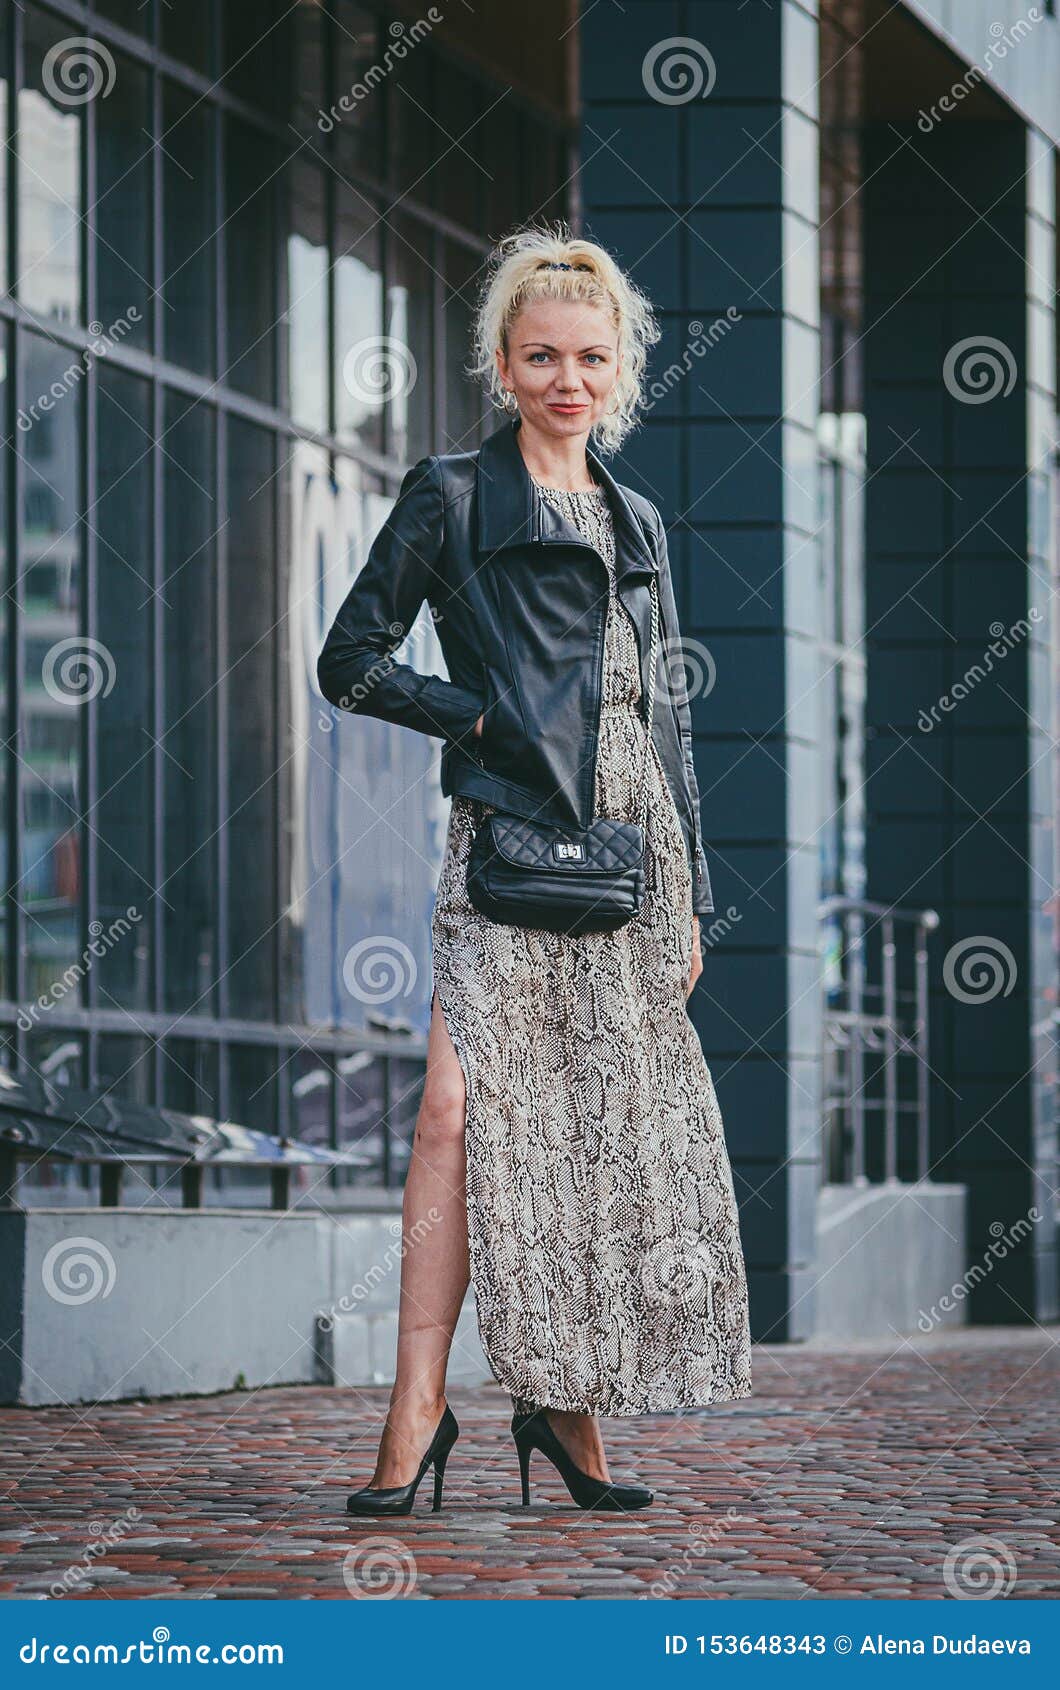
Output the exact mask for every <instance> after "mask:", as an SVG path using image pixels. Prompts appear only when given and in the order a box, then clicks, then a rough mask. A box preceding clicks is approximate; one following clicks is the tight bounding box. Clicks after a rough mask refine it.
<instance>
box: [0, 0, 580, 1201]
mask: <svg viewBox="0 0 1060 1690" xmlns="http://www.w3.org/2000/svg"><path fill="white" fill-rule="evenodd" d="M410 16H411V14H410ZM442 33H445V34H446V43H445V44H444V45H443V44H442V42H441V40H440V39H438V38H436V37H435V34H434V32H433V31H432V29H431V28H430V27H429V26H427V25H424V24H423V23H422V22H421V23H418V24H417V23H415V22H414V21H413V22H409V21H403V20H402V19H401V18H400V17H399V16H398V15H397V14H396V13H394V12H393V11H391V10H383V9H378V8H373V7H371V6H361V5H355V4H348V3H346V0H339V3H337V4H332V5H329V6H324V5H322V4H318V3H316V0H301V3H298V4H294V5H291V4H289V3H286V0H285V3H283V4H280V3H279V0H270V3H268V4H254V5H250V4H247V3H237V0H228V3H225V4H216V3H215V4H209V3H208V0H181V4H180V5H178V6H170V5H168V4H166V3H164V0H148V3H147V4H141V3H139V0H108V3H107V4H102V3H101V4H99V5H97V6H89V7H86V6H84V5H77V4H55V5H48V6H44V5H37V4H13V3H9V0H4V3H3V4H2V5H0V53H2V80H0V121H2V123H3V126H4V141H5V146H4V149H3V150H2V152H0V171H2V176H0V194H2V198H3V208H4V209H3V216H2V218H0V242H2V251H0V265H2V272H3V280H4V290H3V297H2V299H0V315H2V336H3V341H2V365H0V370H2V376H3V401H4V435H5V441H6V450H5V452H4V456H3V467H2V480H0V498H2V506H3V522H2V524H0V535H2V544H3V572H4V591H3V597H2V599H0V607H2V608H0V615H2V623H0V629H2V636H3V652H4V661H3V665H2V670H0V673H2V676H3V708H4V739H3V756H2V759H0V778H2V781H3V798H4V804H3V833H2V837H3V840H4V843H5V850H6V874H5V886H6V888H7V898H6V903H5V922H4V928H3V943H2V946H0V971H2V983H0V1020H2V1022H3V1061H4V1063H5V1064H6V1065H7V1067H8V1068H9V1069H11V1070H13V1071H16V1072H18V1071H23V1072H25V1071H32V1072H35V1073H37V1074H39V1075H42V1076H44V1077H50V1078H51V1079H52V1080H54V1081H56V1082H58V1083H65V1084H70V1085H84V1086H88V1087H91V1088H94V1089H99V1090H106V1091H112V1092H114V1093H115V1094H117V1095H120V1096H121V1097H123V1098H126V1099H129V1100H131V1101H134V1102H140V1103H146V1104H164V1105H168V1106H171V1107H174V1108H179V1109H184V1110H189V1111H193V1112H200V1113H203V1114H207V1115H210V1116H218V1117H222V1118H229V1119H233V1120H237V1121H241V1122H244V1123H246V1124H248V1125H251V1126H256V1127H260V1128H263V1129H265V1130H268V1131H271V1132H281V1133H290V1134H292V1135H294V1136H297V1137H299V1138H302V1139H307V1140H310V1141H312V1142H315V1143H320V1142H323V1143H328V1142H331V1143H335V1144H342V1145H351V1144H354V1145H357V1146H358V1147H359V1148H361V1149H362V1150H363V1152H364V1167H363V1169H362V1170H361V1172H360V1175H359V1177H360V1178H361V1179H363V1180H366V1181H368V1182H369V1183H371V1182H373V1181H374V1182H378V1181H389V1180H392V1179H394V1178H396V1177H398V1176H399V1174H400V1171H401V1166H402V1157H403V1154H404V1146H405V1142H406V1140H407V1136H408V1131H409V1127H410V1124H411V1120H412V1117H413V1115H414V1111H415V1104H416V1101H417V1096H416V1093H417V1083H418V1078H419V1074H420V1070H421V1061H422V1052H423V1040H424V1035H425V1031H426V1023H427V1018H428V1009H429V999H430V963H429V951H428V948H427V947H428V943H429V938H428V935H429V919H428V918H429V911H430V903H431V897H432V894H433V887H434V882H435V879H436V874H437V867H438V862H439V860H440V850H441V843H442V829H443V824H444V819H445V817H444V809H445V806H444V801H443V800H442V799H441V795H440V791H439V788H438V781H437V751H438V745H437V743H436V742H431V743H428V742H427V741H426V740H424V741H422V742H420V741H418V740H417V739H416V738H415V736H412V735H403V734H402V733H401V731H400V730H398V729H393V728H390V727H389V726H388V725H386V724H383V723H377V722H361V723H358V731H356V732H355V731H353V728H352V725H351V724H350V723H349V722H348V721H343V722H340V721H339V720H338V713H337V712H334V711H332V710H331V709H330V708H329V707H327V706H325V705H323V703H322V701H321V700H320V697H319V694H318V693H317V691H316V687H315V678H314V677H315V662H316V655H317V652H318V650H319V648H320V645H321V643H322V641H323V637H324V633H325V632H326V629H327V626H328V625H329V623H330V620H331V617H332V616H333V615H334V611H335V610H336V608H337V606H338V604H339V603H340V602H341V599H342V597H343V596H344V594H345V591H346V590H347V588H348V585H349V582H350V580H351V579H352V577H353V575H354V574H355V573H356V570H357V568H358V567H359V566H360V564H361V563H362V562H363V558H364V554H365V551H366V549H367V546H368V544H369V543H370V540H371V538H372V536H373V535H374V533H375V532H376V531H377V530H378V528H379V526H380V524H381V522H382V520H383V518H384V516H385V514H386V511H387V509H388V507H389V503H390V501H391V500H392V498H393V496H394V494H395V492H396V490H397V487H398V485H399V484H400V480H401V477H402V475H403V473H404V471H405V470H406V469H407V467H408V466H409V464H410V463H411V462H414V461H415V460H416V459H417V458H418V457H420V456H421V455H423V454H424V453H425V452H428V451H437V450H443V449H460V448H474V447H475V446H476V445H477V444H478V442H479V440H480V438H481V433H482V429H483V426H484V422H485V418H484V415H483V404H484V401H483V399H482V396H481V394H480V392H479V390H478V389H477V388H476V387H475V386H474V385H473V384H472V383H470V382H469V381H468V379H467V377H466V375H465V373H464V365H465V363H466V361H467V357H468V327H469V323H470V317H471V310H472V305H473V300H474V293H475V287H476V283H477V278H478V274H479V270H480V266H481V262H482V257H483V254H484V252H485V251H486V249H487V246H488V241H489V238H490V237H493V238H495V237H496V236H497V235H499V234H501V233H503V232H504V230H505V228H507V227H508V226H510V225H511V224H512V223H513V222H515V221H517V220H520V219H522V218H524V217H527V216H530V215H532V214H535V213H537V214H540V215H544V216H550V215H562V214H565V213H566V211H567V209H568V207H567V205H566V203H565V198H564V193H563V190H562V186H561V185H562V183H563V182H564V181H565V179H566V177H567V171H566V169H565V168H564V147H565V144H566V143H565V136H564V132H563V128H562V124H561V122H560V119H559V117H558V116H557V115H556V114H555V113H553V112H550V111H549V110H548V109H547V108H546V107H545V106H544V105H542V104H540V103H535V102H534V101H533V100H532V99H529V98H526V97H523V96H522V95H520V93H518V92H517V91H515V90H513V88H512V86H511V84H510V81H508V80H506V79H504V78H502V77H501V76H500V75H499V74H498V73H497V72H496V71H495V70H492V71H491V69H490V67H489V66H488V64H483V62H482V60H481V55H480V57H479V59H478V60H476V58H475V56H474V54H472V53H469V52H465V51H461V50H459V48H454V46H453V32H452V31H448V32H442ZM410 641H412V642H416V646H417V650H416V661H417V662H418V663H421V664H430V663H432V662H435V661H437V660H438V652H437V645H436V641H435V639H434V635H433V630H432V628H431V627H430V624H429V619H427V620H425V625H424V626H422V627H419V628H417V629H414V630H413V631H412V633H411V635H410ZM340 841H341V847H340V845H339V843H338V842H340ZM398 844H400V849H396V848H395V847H396V846H397V845H398ZM381 1122H382V1123H383V1126H381V1125H380V1123H381ZM33 1177H34V1178H35V1179H38V1180H45V1181H52V1182H55V1181H56V1180H57V1176H56V1175H55V1174H47V1175H46V1174H45V1173H44V1171H43V1170H41V1171H39V1172H38V1173H36V1174H35V1175H34V1176H33ZM65 1184H66V1182H65V1181H64V1180H63V1179H62V1178H58V1186H59V1187H63V1188H65ZM226 1189H230V1187H226Z"/></svg>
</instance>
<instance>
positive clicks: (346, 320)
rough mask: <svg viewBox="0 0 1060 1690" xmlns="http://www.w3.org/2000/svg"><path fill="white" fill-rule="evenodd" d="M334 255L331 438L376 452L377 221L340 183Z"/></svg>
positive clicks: (381, 384)
mask: <svg viewBox="0 0 1060 1690" xmlns="http://www.w3.org/2000/svg"><path fill="white" fill-rule="evenodd" d="M335 252H336V259H335V381H336V388H335V424H336V432H337V433H338V435H339V436H340V438H342V439H345V440H351V441H353V440H356V441H359V442H360V444H361V445H362V446H369V447H372V448H374V449H375V450H376V451H381V450H382V445H383V398H384V393H385V390H386V379H387V377H386V372H387V369H388V360H387V357H386V349H385V347H384V346H383V344H382V334H383V277H382V272H381V266H380V255H379V218H378V213H377V211H376V209H375V207H374V206H373V205H371V204H369V203H368V201H367V200H365V199H364V198H362V196H361V195H359V194H357V193H356V192H355V190H354V189H352V188H350V187H348V186H347V185H346V184H345V183H341V182H340V183H339V185H338V207H337V214H336V229H335Z"/></svg>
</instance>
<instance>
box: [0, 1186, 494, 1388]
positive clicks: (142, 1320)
mask: <svg viewBox="0 0 1060 1690" xmlns="http://www.w3.org/2000/svg"><path fill="white" fill-rule="evenodd" d="M400 1275H401V1214H400V1193H393V1194H391V1202H390V1205H389V1207H388V1208H387V1209H383V1208H382V1207H381V1206H380V1205H379V1203H378V1201H376V1202H374V1203H373V1204H372V1205H371V1206H366V1207H365V1208H364V1209H356V1210H350V1209H347V1210H344V1211H341V1212H336V1211H330V1212H324V1211H318V1210H310V1209H305V1210H301V1209H296V1210H292V1211H290V1212H288V1213H283V1214H277V1213H274V1212H272V1211H262V1210H249V1211H248V1210H245V1209H100V1208H80V1209H73V1208H66V1207H64V1208H62V1209H34V1210H28V1211H20V1210H8V1211H0V1286H2V1287H3V1290H2V1292H0V1346H2V1347H0V1356H2V1358H3V1360H2V1362H0V1400H2V1401H4V1402H8V1403H11V1402H18V1403H25V1404H44V1403H73V1402H106V1401H115V1400H118V1399H121V1398H125V1397H162V1396H188V1395H200V1394H203V1393H206V1392H213V1391H227V1390H231V1389H233V1387H239V1386H247V1387H250V1386H261V1385H289V1384H301V1383H310V1382H312V1381H314V1380H316V1381H319V1380H320V1379H321V1378H329V1382H331V1383H336V1384H345V1385H372V1384H375V1385H379V1384H390V1383H391V1382H392V1380H393V1371H392V1370H393V1365H394V1355H395V1350H394V1340H395V1338H396V1333H397V1307H398V1291H399V1287H400ZM322 1323H323V1324H324V1326H327V1325H329V1324H330V1325H331V1326H332V1327H333V1328H334V1329H335V1330H336V1331H341V1333H342V1342H341V1348H340V1350H339V1352H338V1355H337V1358H336V1353H335V1352H334V1351H333V1353H332V1355H331V1358H330V1361H326V1360H325V1359H324V1357H323V1356H322V1348H321V1342H320V1328H321V1325H322ZM451 1377H452V1379H453V1382H454V1383H455V1382H458V1381H459V1382H460V1383H464V1384H472V1383H474V1384H477V1383H481V1382H485V1381H488V1380H490V1379H491V1378H492V1377H493V1376H492V1374H491V1372H490V1369H489V1365H488V1363H487V1361H486V1358H485V1356H484V1355H483V1353H482V1348H481V1345H480V1343H479V1340H478V1327H477V1321H476V1318H475V1309H474V1300H473V1293H472V1292H471V1291H469V1292H468V1300H467V1303H466V1304H465V1308H464V1310H463V1313H462V1316H461V1321H460V1324H459V1326H458V1328H457V1336H456V1340H455V1342H454V1346H453V1358H452V1373H451Z"/></svg>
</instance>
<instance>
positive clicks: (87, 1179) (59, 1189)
mask: <svg viewBox="0 0 1060 1690" xmlns="http://www.w3.org/2000/svg"><path fill="white" fill-rule="evenodd" d="M19 1071H20V1073H21V1074H22V1075H23V1076H24V1075H25V1074H27V1073H29V1074H33V1075H36V1076H37V1078H39V1079H41V1080H47V1081H49V1082H50V1083H51V1084H52V1085H56V1086H77V1087H82V1086H84V1085H85V1084H86V1082H87V1077H88V1064H87V1062H86V1060H85V1042H84V1039H83V1038H82V1037H81V1036H80V1035H79V1034H77V1033H70V1032H67V1031H65V1030H62V1031H57V1032H55V1031H52V1030H51V1029H48V1030H47V1031H37V1032H33V1033H30V1034H29V1035H28V1036H27V1038H26V1054H25V1060H24V1062H23V1063H21V1064H19ZM18 1189H19V1200H20V1202H22V1203H23V1204H24V1205H25V1207H26V1208H29V1209H34V1208H58V1207H59V1206H60V1205H61V1204H82V1203H83V1204H93V1205H95V1204H96V1203H98V1202H99V1169H98V1168H88V1167H74V1166H71V1165H70V1164H69V1163H63V1162H59V1161H53V1160H51V1159H49V1158H47V1157H45V1158H42V1159H41V1160H40V1161H39V1162H31V1163H29V1164H28V1165H27V1166H25V1168H24V1170H23V1172H22V1174H21V1176H20V1178H19V1188H18Z"/></svg>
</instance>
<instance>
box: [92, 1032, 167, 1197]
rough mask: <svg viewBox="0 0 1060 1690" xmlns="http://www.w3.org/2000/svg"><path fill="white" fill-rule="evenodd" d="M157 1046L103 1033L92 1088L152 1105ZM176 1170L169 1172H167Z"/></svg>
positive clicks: (117, 1034)
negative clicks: (155, 1050)
mask: <svg viewBox="0 0 1060 1690" xmlns="http://www.w3.org/2000/svg"><path fill="white" fill-rule="evenodd" d="M154 1048H155V1047H154V1043H153V1041H152V1040H150V1039H130V1038H125V1037H123V1036H122V1035H121V1034H119V1033H103V1034H102V1035H101V1036H100V1039H99V1043H98V1045H97V1047H96V1051H97V1054H96V1073H95V1075H94V1077H93V1080H92V1084H93V1086H94V1087H95V1088H96V1089H98V1090H99V1091H103V1092H109V1093H110V1094H111V1095H113V1096H114V1097H116V1098H124V1100H125V1101H126V1102H127V1103H151V1102H152V1100H153V1097H154V1078H153V1068H154ZM171 1171H172V1170H169V1169H167V1170H166V1172H167V1173H168V1172H171Z"/></svg>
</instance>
